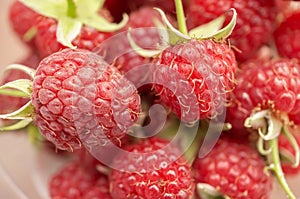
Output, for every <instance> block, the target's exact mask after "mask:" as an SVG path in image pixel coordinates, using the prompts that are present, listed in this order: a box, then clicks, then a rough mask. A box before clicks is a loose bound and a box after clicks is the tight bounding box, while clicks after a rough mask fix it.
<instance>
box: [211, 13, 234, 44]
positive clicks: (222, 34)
mask: <svg viewBox="0 0 300 199" xmlns="http://www.w3.org/2000/svg"><path fill="white" fill-rule="evenodd" d="M229 11H232V12H233V15H232V18H231V20H230V22H229V23H228V24H227V26H225V27H224V28H222V29H221V30H219V31H217V32H216V33H215V34H213V35H212V36H211V37H212V38H213V39H215V40H223V39H226V38H227V37H229V36H230V35H231V33H232V31H233V29H234V27H235V25H236V19H237V12H236V10H235V9H234V8H231V9H230V10H229Z"/></svg>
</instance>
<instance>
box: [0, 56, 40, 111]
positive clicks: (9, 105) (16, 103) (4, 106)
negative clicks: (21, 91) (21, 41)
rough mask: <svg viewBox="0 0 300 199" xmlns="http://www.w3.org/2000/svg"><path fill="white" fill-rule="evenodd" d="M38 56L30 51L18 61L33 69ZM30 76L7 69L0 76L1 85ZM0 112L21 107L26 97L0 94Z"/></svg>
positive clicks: (26, 100)
mask: <svg viewBox="0 0 300 199" xmlns="http://www.w3.org/2000/svg"><path fill="white" fill-rule="evenodd" d="M39 61H40V58H39V57H38V56H37V55H36V54H34V53H30V54H29V55H28V56H27V57H26V58H25V59H24V60H22V61H21V62H20V64H23V65H25V66H28V67H30V68H33V69H35V68H36V67H37V66H38V64H39ZM29 78H30V77H29V76H28V75H27V74H25V73H24V72H22V71H20V70H9V71H8V72H7V73H4V74H3V76H2V77H1V85H3V84H5V83H7V82H11V81H14V80H17V79H29ZM0 99H1V103H0V113H1V114H3V113H11V112H13V111H15V110H17V109H19V108H21V107H22V106H23V105H24V104H26V102H28V101H29V100H28V99H25V98H22V97H12V96H7V95H0Z"/></svg>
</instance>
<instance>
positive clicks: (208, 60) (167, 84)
mask: <svg viewBox="0 0 300 199" xmlns="http://www.w3.org/2000/svg"><path fill="white" fill-rule="evenodd" d="M156 63H157V64H159V65H158V67H157V68H156V71H155V74H154V78H155V80H154V82H155V83H156V85H155V90H156V91H157V93H158V95H159V96H160V100H161V101H162V103H164V104H165V105H167V106H168V107H170V108H171V110H172V111H173V112H174V113H176V115H177V116H178V117H179V118H181V119H182V120H183V121H185V122H193V121H196V120H198V119H203V118H212V117H215V116H216V115H218V114H220V113H221V112H222V111H223V110H224V104H225V103H226V97H227V93H228V92H229V91H231V90H232V89H233V88H234V73H235V71H236V68H237V63H236V59H235V56H234V53H233V51H232V50H231V49H230V47H229V46H228V45H226V44H225V43H216V42H214V41H212V40H204V41H198V40H191V41H190V42H188V43H185V44H180V45H175V46H172V47H169V48H167V49H165V50H164V51H163V52H162V54H161V55H160V57H159V58H158V60H156ZM169 69H171V70H169ZM159 84H162V85H159ZM193 98H195V99H196V100H194V99H193Z"/></svg>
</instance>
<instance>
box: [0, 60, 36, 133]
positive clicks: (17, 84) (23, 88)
mask: <svg viewBox="0 0 300 199" xmlns="http://www.w3.org/2000/svg"><path fill="white" fill-rule="evenodd" d="M7 70H20V71H22V72H24V73H26V74H28V75H29V76H30V77H31V78H33V77H34V75H35V70H33V69H31V68H28V67H27V66H24V65H21V64H11V65H9V66H7V67H6V68H5V71H7ZM32 84H33V83H32V80H29V79H18V80H14V81H11V82H7V83H6V84H4V85H2V86H0V94H2V95H7V96H14V97H23V98H27V99H28V102H27V103H26V104H25V105H23V106H22V107H21V108H19V109H18V110H15V111H13V112H11V113H6V114H0V119H5V120H16V121H17V122H15V123H13V124H10V125H8V126H1V127H0V132H1V131H13V130H19V129H23V128H25V127H26V126H28V125H29V124H30V123H31V122H32V120H33V119H32V114H33V112H34V107H33V105H32V103H31V100H30V95H31V93H32Z"/></svg>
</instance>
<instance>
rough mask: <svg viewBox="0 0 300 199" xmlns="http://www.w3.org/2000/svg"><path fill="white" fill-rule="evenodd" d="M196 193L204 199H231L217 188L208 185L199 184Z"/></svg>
mask: <svg viewBox="0 0 300 199" xmlns="http://www.w3.org/2000/svg"><path fill="white" fill-rule="evenodd" d="M196 191H197V193H198V195H199V196H200V197H201V198H202V199H230V197H228V196H226V195H224V194H222V193H220V192H219V191H218V190H217V189H216V188H215V187H213V186H211V185H209V184H206V183H197V185H196Z"/></svg>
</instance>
